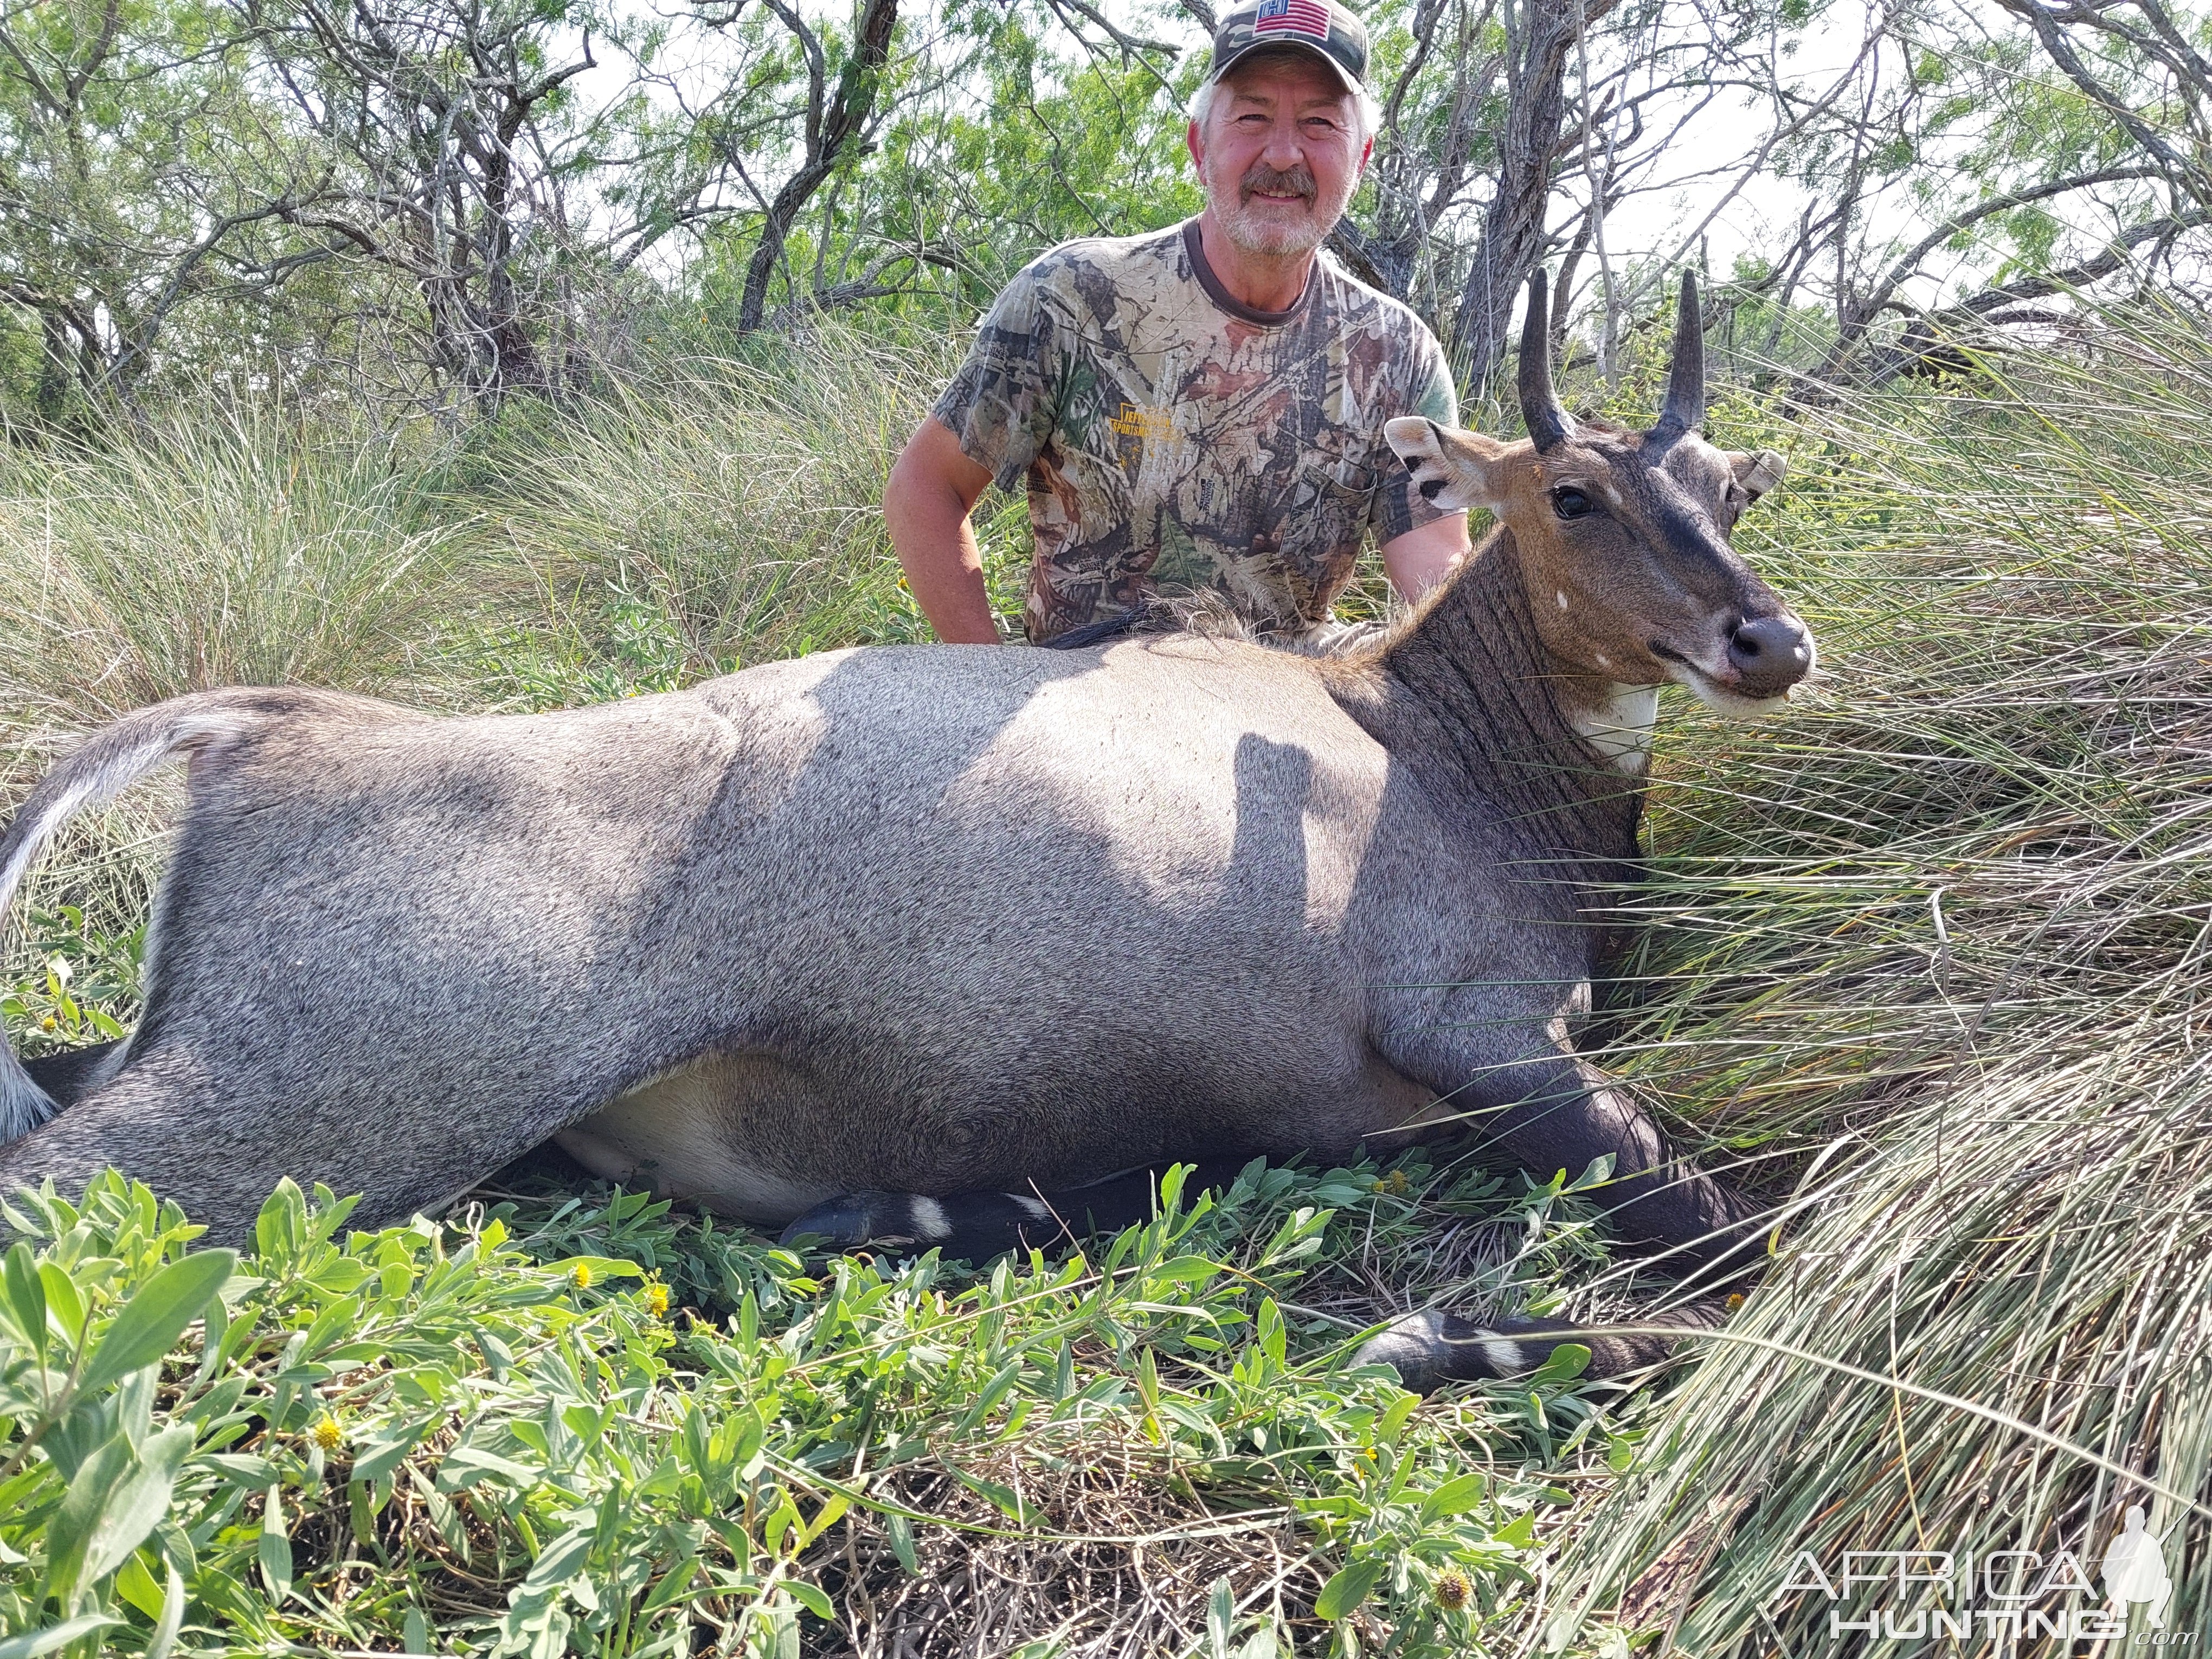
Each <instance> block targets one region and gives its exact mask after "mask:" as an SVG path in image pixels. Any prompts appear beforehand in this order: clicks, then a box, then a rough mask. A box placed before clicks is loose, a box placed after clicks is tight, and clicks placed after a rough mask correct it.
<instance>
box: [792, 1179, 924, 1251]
mask: <svg viewBox="0 0 2212 1659" xmlns="http://www.w3.org/2000/svg"><path fill="white" fill-rule="evenodd" d="M925 1206H927V1209H930V1210H934V1209H936V1208H937V1204H936V1200H933V1199H927V1198H916V1197H914V1196H912V1195H910V1194H906V1193H878V1192H858V1193H841V1194H838V1195H837V1196H836V1198H833V1199H830V1200H829V1201H828V1202H826V1203H823V1204H817V1205H816V1206H814V1207H813V1208H812V1209H811V1210H809V1211H808V1212H806V1213H805V1215H803V1216H801V1217H799V1219H798V1220H796V1221H794V1222H793V1223H792V1224H791V1225H789V1226H788V1227H786V1228H785V1229H784V1230H783V1231H782V1232H781V1234H779V1235H778V1236H777V1238H776V1243H779V1244H794V1243H798V1241H799V1240H800V1239H802V1238H815V1239H819V1240H820V1241H821V1242H822V1246H823V1249H824V1250H825V1251H826V1252H828V1253H829V1254H832V1255H834V1254H836V1253H837V1252H840V1251H843V1250H857V1249H860V1248H861V1247H862V1246H864V1245H869V1244H873V1245H876V1246H878V1247H879V1248H881V1249H887V1250H922V1249H927V1248H928V1247H929V1246H930V1245H931V1244H933V1243H935V1242H936V1241H937V1240H938V1239H939V1238H940V1237H943V1236H944V1235H945V1232H946V1231H947V1229H946V1228H945V1224H944V1222H943V1220H942V1219H941V1218H938V1217H933V1216H929V1215H927V1214H926V1213H924V1207H925ZM932 1221H935V1223H936V1225H934V1226H932V1225H930V1223H931V1222H932Z"/></svg>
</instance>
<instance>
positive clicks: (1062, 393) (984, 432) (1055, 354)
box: [934, 220, 1458, 641]
mask: <svg viewBox="0 0 2212 1659" xmlns="http://www.w3.org/2000/svg"><path fill="white" fill-rule="evenodd" d="M934 413H935V415H936V416H937V418H938V419H939V421H942V422H944V423H945V426H947V427H948V428H951V431H952V432H953V433H954V434H955V435H957V437H958V438H959V440H960V447H961V448H962V450H963V452H965V453H966V454H967V455H968V457H969V459H971V460H974V461H975V462H976V463H977V464H978V465H982V466H985V467H987V468H989V469H990V471H991V475H992V477H994V479H995V480H996V481H997V482H998V483H999V485H1000V488H1001V489H1012V488H1014V486H1015V483H1016V482H1017V481H1018V480H1019V479H1021V478H1022V477H1024V475H1026V476H1027V478H1028V482H1029V500H1030V524H1031V525H1032V526H1034V527H1035V529H1036V561H1035V562H1034V564H1033V565H1032V566H1031V568H1030V588H1029V598H1028V601H1027V603H1026V604H1025V605H1024V608H1023V609H1024V615H1023V625H1024V628H1025V629H1026V630H1027V631H1028V634H1029V636H1030V639H1031V640H1033V641H1045V640H1049V639H1051V638H1053V637H1054V636H1055V635H1060V634H1062V633H1065V632H1066V631H1067V630H1068V629H1071V628H1079V627H1081V626H1082V625H1083V624H1084V623H1089V622H1093V621H1101V620H1104V619H1106V618H1109V617H1115V616H1117V615H1119V614H1120V613H1121V612H1122V611H1126V610H1127V609H1128V608H1129V607H1131V606H1133V605H1139V604H1142V603H1144V602H1145V601H1146V600H1148V599H1152V598H1153V597H1155V596H1158V595H1166V594H1176V593H1183V592H1199V591H1201V590H1206V589H1212V590H1213V591H1215V592H1219V593H1221V594H1222V595H1224V596H1225V598H1226V599H1228V601H1229V602H1230V604H1231V605H1232V606H1234V607H1235V608H1236V609H1237V611H1241V612H1243V614H1245V615H1247V616H1249V617H1253V618H1254V619H1255V620H1257V621H1260V622H1261V623H1267V624H1271V625H1274V626H1281V627H1291V628H1297V627H1301V626H1305V625H1310V624H1314V623H1321V622H1322V621H1324V620H1326V618H1327V617H1328V606H1329V601H1330V600H1332V599H1334V598H1335V597H1336V595H1337V593H1338V592H1340V590H1341V589H1342V588H1343V586H1344V585H1345V583H1346V581H1348V580H1351V576H1352V565H1353V563H1354V562H1355V561H1356V560H1357V559H1358V556H1359V548H1360V544H1361V542H1362V540H1363V539H1364V536H1365V534H1366V532H1367V531H1368V530H1369V529H1370V528H1371V529H1372V530H1373V531H1374V532H1375V534H1376V538H1377V540H1379V541H1389V539H1391V538H1393V537H1396V536H1401V535H1403V534H1404V533H1405V532H1407V531H1408V530H1412V529H1413V528H1415V527H1416V526H1420V525H1425V524H1429V523H1431V522H1433V521H1434V520H1437V519H1438V518H1440V517H1442V516H1443V514H1441V513H1437V511H1436V509H1435V508H1433V507H1431V506H1430V505H1429V504H1428V503H1427V502H1426V501H1423V500H1422V499H1421V498H1420V497H1419V495H1416V494H1414V493H1413V491H1412V490H1411V489H1410V488H1409V482H1410V481H1409V479H1408V477H1407V473H1406V471H1405V469H1404V468H1403V467H1401V465H1399V464H1398V461H1397V459H1396V458H1395V456H1394V455H1393V454H1392V453H1391V452H1390V447H1389V445H1388V444H1387V443H1385V442H1384V441H1383V422H1385V421H1387V420H1389V419H1391V418H1392V417H1393V416H1399V415H1417V414H1418V415H1426V416H1430V417H1431V419H1433V420H1437V421H1442V422H1455V420H1456V419H1457V415H1458V398H1457V396H1456V394H1455V392H1454V390H1453V387H1452V380H1451V374H1450V370H1449V368H1447V366H1446V365H1445V362H1444V356H1443V350H1442V349H1441V348H1440V347H1438V345H1437V342H1436V337H1435V336H1433V335H1431V333H1430V332H1429V331H1428V330H1427V329H1426V328H1425V327H1424V326H1423V325H1422V323H1421V321H1420V319H1419V318H1417V317H1415V316H1414V315H1413V313H1412V312H1411V311H1408V310H1407V308H1406V307H1404V306H1402V305H1400V304H1399V303H1398V302H1397V301H1395V300H1391V299H1388V298H1386V297H1385V296H1383V295H1380V294H1377V293H1376V291H1375V290H1374V289H1370V288H1368V287H1366V286H1365V285H1364V284H1363V283H1359V282H1358V281H1356V280H1354V279H1353V278H1352V276H1350V275H1349V274H1347V273H1346V271H1345V270H1344V269H1343V268H1342V267H1341V266H1340V265H1338V264H1336V263H1335V262H1334V261H1333V260H1331V259H1330V258H1328V255H1327V254H1322V256H1320V257H1319V258H1316V260H1315V261H1314V267H1313V272H1312V275H1311V276H1310V277H1309V278H1308V279H1307V282H1306V289H1305V292H1304V295H1302V296H1300V298H1299V300H1298V302H1297V304H1296V305H1295V306H1293V307H1291V308H1290V310H1288V311H1286V312H1282V313H1265V312H1257V311H1254V310H1253V309H1252V308H1251V307H1248V306H1243V305H1240V304H1239V303H1237V301H1235V300H1234V299H1232V298H1231V297H1230V295H1229V294H1228V292H1227V291H1226V290H1225V289H1224V288H1223V287H1222V285H1221V283H1220V281H1219V280H1218V278H1217V277H1216V276H1215V275H1214V273H1213V271H1212V269H1211V268H1210V267H1209V266H1208V265H1207V264H1206V260H1205V257H1204V255H1203V253H1202V252H1200V243H1199V234H1198V224H1197V222H1196V221H1195V220H1193V221H1192V222H1189V223H1188V224H1185V225H1179V226H1177V227H1176V228H1173V229H1170V230H1164V231H1156V232H1154V233H1152V234H1150V235H1146V236H1131V237H1122V238H1118V239H1112V240H1109V239H1105V238H1097V239H1089V240H1083V241H1076V242H1067V243H1064V244H1062V245H1061V246H1059V247H1056V248H1054V249H1053V250H1052V252H1049V253H1048V254H1046V255H1044V256H1043V257H1042V258H1040V259H1038V260H1036V262H1035V263H1034V264H1030V265H1029V266H1028V267H1027V268H1026V269H1024V270H1023V271H1022V273H1021V274H1020V275H1019V276H1016V277H1015V278H1014V280H1013V281H1012V283H1009V284H1008V285H1007V288H1006V292H1005V293H1003V294H1001V295H1000V296H999V299H998V302H997V303H996V304H995V305H994V306H993V307H991V312H990V314H989V315H988V316H987V317H986V318H985V319H983V325H982V329H981V332H980V333H979V334H978V336H977V337H976V340H975V350H974V351H973V352H972V353H971V354H970V355H969V359H968V361H967V362H966V363H965V364H963V366H962V368H961V370H960V373H959V374H958V375H957V376H956V377H955V378H954V380H953V382H952V384H951V386H950V387H949V388H948V389H947V390H946V392H945V395H944V396H943V397H942V398H939V399H938V402H937V407H936V409H935V410H934Z"/></svg>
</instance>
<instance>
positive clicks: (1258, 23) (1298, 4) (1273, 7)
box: [1252, 0, 1328, 40]
mask: <svg viewBox="0 0 2212 1659" xmlns="http://www.w3.org/2000/svg"><path fill="white" fill-rule="evenodd" d="M1252 33H1255V34H1310V35H1311V36H1313V38H1314V39H1315V40H1328V12H1327V11H1326V10H1325V9H1322V4H1321V0H1260V10H1259V13H1258V15H1257V16H1256V17H1255V19H1254V20H1253V23H1252Z"/></svg>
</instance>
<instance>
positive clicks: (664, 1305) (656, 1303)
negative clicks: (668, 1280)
mask: <svg viewBox="0 0 2212 1659" xmlns="http://www.w3.org/2000/svg"><path fill="white" fill-rule="evenodd" d="M645 1310H646V1312H647V1313H649V1314H651V1315H652V1316H653V1317H654V1318H655V1319H665V1318H667V1317H668V1286H667V1285H663V1284H661V1283H660V1282H659V1280H655V1281H654V1282H653V1283H652V1284H650V1285H647V1286H646V1287H645Z"/></svg>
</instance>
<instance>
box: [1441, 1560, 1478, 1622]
mask: <svg viewBox="0 0 2212 1659" xmlns="http://www.w3.org/2000/svg"><path fill="white" fill-rule="evenodd" d="M1434 1594H1435V1595H1436V1598H1437V1606H1438V1607H1442V1608H1443V1610H1444V1611H1445V1612H1446V1613H1457V1612H1458V1611H1459V1610H1460V1609H1461V1608H1462V1607H1465V1606H1466V1605H1467V1604H1468V1601H1469V1600H1470V1599H1472V1597H1473V1596H1474V1585H1473V1584H1471V1583H1468V1578H1467V1575H1466V1574H1465V1573H1463V1572H1462V1571H1460V1570H1459V1569H1458V1568H1457V1567H1446V1568H1445V1569H1444V1570H1443V1571H1442V1572H1440V1573H1438V1574H1437V1583H1436V1589H1435V1591H1434Z"/></svg>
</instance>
